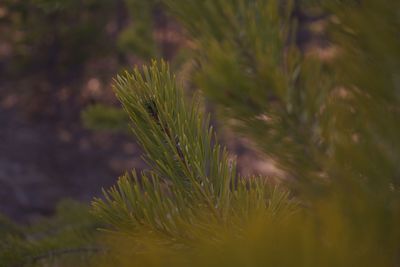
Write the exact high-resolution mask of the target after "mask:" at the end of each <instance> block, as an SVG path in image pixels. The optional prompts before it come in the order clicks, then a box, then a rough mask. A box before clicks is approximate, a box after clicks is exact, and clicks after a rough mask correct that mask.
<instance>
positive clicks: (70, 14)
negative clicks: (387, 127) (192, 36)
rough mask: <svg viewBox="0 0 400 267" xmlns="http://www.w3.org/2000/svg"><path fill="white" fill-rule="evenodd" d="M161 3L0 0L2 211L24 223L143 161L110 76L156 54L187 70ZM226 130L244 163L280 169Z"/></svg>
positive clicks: (89, 193)
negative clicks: (65, 199) (112, 86)
mask: <svg viewBox="0 0 400 267" xmlns="http://www.w3.org/2000/svg"><path fill="white" fill-rule="evenodd" d="M164 10H165V9H164V8H163V6H162V5H161V4H160V3H159V2H158V1H157V0H151V1H150V0H148V1H135V0H115V1H109V0H68V1H63V0H3V1H1V3H0V213H2V214H4V215H6V216H8V217H11V218H12V219H14V220H17V221H22V222H29V221H32V220H35V219H36V218H37V217H41V216H47V215H51V214H52V213H53V211H54V207H55V206H56V204H57V203H58V202H59V201H60V200H61V199H64V198H73V199H76V200H79V201H85V202H89V201H90V200H91V199H92V198H93V196H97V195H99V194H100V192H101V189H102V188H107V187H109V186H111V185H112V184H114V182H115V180H116V179H117V177H118V176H119V175H121V174H122V173H123V172H125V171H127V170H130V169H132V168H136V169H139V170H140V169H142V168H144V166H145V165H144V163H143V161H142V160H141V152H140V149H139V148H138V146H137V145H136V143H135V140H134V139H133V137H132V136H131V135H130V134H129V130H128V127H127V119H126V118H125V115H124V113H123V112H122V111H121V109H120V108H119V103H117V101H116V99H115V97H114V94H113V92H112V89H111V84H112V78H113V77H115V76H116V75H117V74H118V73H120V72H122V71H123V70H125V69H128V70H129V69H132V68H133V67H134V66H135V65H139V66H140V65H142V64H143V63H146V62H148V61H149V60H150V59H152V58H163V59H166V60H167V61H169V62H170V64H171V66H172V68H173V69H174V72H175V73H178V76H179V77H178V78H180V80H181V81H184V80H185V79H184V77H185V76H187V75H190V74H188V73H190V71H191V69H192V65H193V63H192V62H191V61H190V60H187V59H188V58H189V54H190V51H191V50H190V47H191V46H192V45H193V44H192V43H191V42H190V40H188V39H187V38H186V37H185V36H186V35H185V33H184V32H183V31H182V29H181V28H180V27H179V25H178V23H177V22H175V21H174V20H173V19H172V18H171V17H170V16H168V14H166V12H165V11H164ZM304 36H305V38H306V39H307V35H304ZM190 86H191V85H187V87H188V88H190ZM225 135H226V136H227V137H226V138H225V139H226V144H228V145H229V147H230V148H231V149H233V150H235V153H236V154H238V157H239V167H240V168H241V171H242V172H244V173H249V172H254V171H255V172H261V173H264V174H265V173H267V174H268V173H274V174H276V173H279V171H278V170H277V169H276V168H275V167H274V166H273V164H272V163H271V162H270V161H266V160H264V159H263V158H262V157H261V156H260V154H259V153H257V152H255V151H253V150H251V149H249V143H248V141H246V140H239V139H234V137H233V135H231V134H230V133H225Z"/></svg>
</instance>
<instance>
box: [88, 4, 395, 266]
mask: <svg viewBox="0 0 400 267" xmlns="http://www.w3.org/2000/svg"><path fill="white" fill-rule="evenodd" d="M307 2H308V3H307V4H308V7H309V6H310V5H311V6H313V5H316V6H317V7H318V8H322V9H323V10H324V11H325V12H327V13H329V14H330V15H329V16H328V18H327V21H326V22H327V24H328V25H329V26H328V29H327V33H328V36H329V39H330V40H331V42H332V45H333V46H335V47H336V48H337V51H338V52H337V54H336V55H334V57H333V59H332V60H331V61H328V62H323V61H322V60H321V59H318V58H313V57H310V56H307V55H305V54H304V53H303V52H302V51H300V49H298V47H297V46H296V32H297V27H298V21H297V19H296V16H295V15H294V7H295V5H294V1H290V0H288V1H277V0H269V1H265V0H251V1H246V0H213V1H212V0H204V1H183V0H182V1H180V0H166V1H164V3H165V5H166V7H168V8H169V10H170V11H171V13H172V14H173V15H174V16H176V17H177V19H178V20H180V22H181V23H182V25H184V27H186V29H187V31H188V33H189V34H190V36H191V38H192V39H193V40H194V43H195V45H194V49H195V52H194V53H193V54H194V57H195V60H196V62H197V66H196V69H195V73H194V75H193V77H192V78H193V82H194V84H195V85H196V86H197V87H199V88H200V89H201V92H200V93H199V94H198V95H197V96H195V97H194V98H193V99H192V100H189V101H188V99H187V97H186V96H185V94H184V89H183V88H182V87H181V86H180V85H179V84H177V82H176V80H175V78H174V75H173V74H171V71H170V70H169V67H168V64H166V63H165V62H157V61H154V62H153V63H152V64H151V66H150V67H144V68H143V69H142V70H139V69H135V70H134V71H133V72H126V73H125V74H123V75H120V76H118V77H117V78H116V79H115V83H114V88H115V92H116V95H117V97H118V99H119V100H120V101H121V103H122V105H123V107H124V110H125V111H126V113H127V114H128V115H129V117H130V121H131V125H130V126H131V129H132V132H133V134H134V135H135V137H136V139H137V141H138V142H139V144H140V145H141V146H142V148H143V150H144V158H145V160H146V162H147V163H148V166H150V168H149V170H147V171H144V172H142V173H140V174H138V173H137V172H136V171H133V172H132V173H128V174H126V175H124V176H123V177H121V178H120V180H119V181H118V183H117V185H116V186H114V187H112V188H111V189H109V190H105V191H104V198H102V199H96V200H95V201H94V202H93V211H94V214H95V215H96V217H97V218H99V219H100V220H101V221H102V222H103V223H104V226H103V230H104V231H103V232H102V234H100V236H101V237H102V241H101V244H102V246H104V247H106V248H107V252H106V253H104V254H98V255H97V256H96V257H94V259H93V260H94V264H95V265H96V266H110V265H111V264H113V265H118V266H136V265H137V266H188V265H190V266H397V265H398V264H399V263H400V259H399V256H398V255H399V251H400V230H399V227H398V222H399V221H400V190H399V189H400V188H399V179H400V167H399V166H400V164H399V163H400V139H399V137H400V124H399V123H398V121H399V119H400V110H399V106H400V94H399V92H400V86H399V74H400V50H399V49H398V47H400V43H399V42H400V40H399V38H398V29H399V26H400V17H399V13H398V10H399V8H400V4H398V3H397V2H394V1H390V0H383V1H379V2H378V1H374V0H365V1H330V2H328V3H325V2H322V1H315V3H314V4H313V3H310V2H312V1H307ZM320 2H321V3H320ZM296 8H298V7H296ZM306 11H307V10H306ZM306 11H305V12H306ZM208 100H211V101H213V104H214V105H216V107H218V108H219V109H220V111H221V113H223V114H224V115H225V118H227V120H226V121H229V122H232V123H231V124H232V125H231V126H232V127H234V128H235V129H237V130H239V131H240V132H241V133H244V134H246V135H247V136H249V137H250V138H251V139H252V140H254V142H255V143H256V144H258V145H259V147H260V148H261V149H262V150H263V151H264V152H265V153H266V154H268V155H270V156H271V157H272V158H274V159H275V160H276V161H277V162H278V163H279V166H280V167H281V168H282V169H283V170H285V172H287V173H288V174H289V176H290V178H291V179H290V180H288V181H287V182H286V183H284V184H282V185H280V186H276V185H272V184H270V183H269V182H268V180H267V179H266V178H265V177H242V176H240V174H238V173H237V172H236V169H235V161H234V159H232V158H231V157H230V155H229V153H228V152H227V150H226V149H224V148H223V146H221V145H220V144H218V140H217V138H216V137H215V133H214V131H213V127H212V126H211V125H210V119H209V115H208V114H205V111H204V102H205V101H208ZM228 119H229V120H228Z"/></svg>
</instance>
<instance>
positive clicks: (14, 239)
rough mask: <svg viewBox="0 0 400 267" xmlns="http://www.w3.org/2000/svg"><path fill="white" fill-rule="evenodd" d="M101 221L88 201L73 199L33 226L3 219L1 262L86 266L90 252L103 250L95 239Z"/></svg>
mask: <svg viewBox="0 0 400 267" xmlns="http://www.w3.org/2000/svg"><path fill="white" fill-rule="evenodd" d="M101 225H102V224H101V223H100V221H99V220H98V219H97V218H96V217H94V216H93V215H91V214H90V213H89V210H88V207H87V205H84V204H80V203H77V202H75V201H71V200H64V201H62V202H61V203H60V204H59V205H58V207H57V210H56V214H55V216H53V217H52V218H48V219H41V220H39V221H37V222H36V223H35V224H34V225H33V226H30V227H26V226H23V225H17V224H14V223H11V222H9V221H7V220H3V219H1V220H0V229H1V231H0V266H4V267H6V266H7V267H10V266H43V265H45V264H52V266H55V265H58V264H59V265H58V266H60V265H62V266H63V265H64V264H65V265H68V264H73V266H87V265H88V264H89V262H90V257H91V256H93V255H94V254H98V253H103V252H104V251H103V248H102V247H101V245H100V244H98V243H97V241H96V240H97V237H96V236H97V228H98V227H100V226H101Z"/></svg>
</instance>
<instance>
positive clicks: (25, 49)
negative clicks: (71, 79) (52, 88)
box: [0, 0, 112, 78]
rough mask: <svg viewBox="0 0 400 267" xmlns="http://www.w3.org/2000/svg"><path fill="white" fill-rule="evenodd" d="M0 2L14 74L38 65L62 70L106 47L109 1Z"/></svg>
mask: <svg viewBox="0 0 400 267" xmlns="http://www.w3.org/2000/svg"><path fill="white" fill-rule="evenodd" d="M1 5H2V6H3V7H4V8H5V9H6V10H7V13H6V15H5V16H4V17H3V18H1V20H0V23H1V24H2V26H3V27H5V30H6V34H5V38H6V40H8V41H9V42H10V43H11V44H12V46H13V53H14V59H13V61H12V65H11V66H10V67H11V68H12V69H11V71H13V70H14V71H19V72H17V73H18V74H20V73H21V72H20V71H23V72H22V73H29V72H35V71H37V70H38V69H39V70H42V71H43V70H50V71H51V72H52V75H57V74H59V73H61V74H63V73H65V72H67V71H68V70H71V69H74V68H78V67H79V64H82V63H83V62H85V60H87V59H89V58H90V57H93V56H95V55H96V56H98V55H99V53H102V54H104V53H105V52H106V51H107V50H109V49H110V42H108V38H107V34H106V30H105V28H106V23H107V22H108V21H109V20H110V15H112V13H111V12H110V10H109V9H110V2H109V1H106V0H100V1H97V0H96V1H93V0H84V1H81V0H68V1H65V0H55V1H53V0H52V1H47V0H23V1H20V0H12V1H11V0H5V2H3V3H2V4H1ZM111 8H112V5H111ZM78 71H79V69H78ZM54 78H56V77H54Z"/></svg>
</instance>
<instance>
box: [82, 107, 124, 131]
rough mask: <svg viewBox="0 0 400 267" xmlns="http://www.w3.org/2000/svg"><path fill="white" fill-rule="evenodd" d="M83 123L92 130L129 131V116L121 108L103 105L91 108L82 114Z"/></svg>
mask: <svg viewBox="0 0 400 267" xmlns="http://www.w3.org/2000/svg"><path fill="white" fill-rule="evenodd" d="M82 121H83V123H84V125H85V127H86V128H88V129H92V130H111V131H122V132H124V131H126V132H127V131H128V116H127V115H126V113H125V112H124V111H123V110H121V109H120V108H114V107H110V106H105V105H101V104H96V105H92V106H89V107H87V108H86V109H85V110H84V111H83V112H82Z"/></svg>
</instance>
